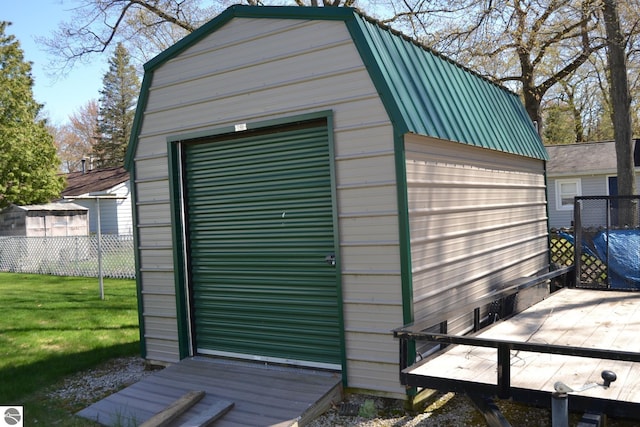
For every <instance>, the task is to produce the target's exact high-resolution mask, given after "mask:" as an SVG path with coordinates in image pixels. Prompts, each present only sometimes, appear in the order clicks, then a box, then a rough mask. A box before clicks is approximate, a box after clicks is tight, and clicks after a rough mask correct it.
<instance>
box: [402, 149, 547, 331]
mask: <svg viewBox="0 0 640 427" xmlns="http://www.w3.org/2000/svg"><path fill="white" fill-rule="evenodd" d="M405 146H406V164H407V191H408V198H409V217H410V229H411V262H412V275H413V302H414V318H415V319H420V318H421V317H425V316H426V315H428V314H431V313H433V312H435V311H438V310H446V309H450V308H453V307H455V304H456V303H457V302H459V301H462V300H472V299H473V298H474V297H477V296H479V295H482V294H484V293H485V292H487V291H488V290H489V289H490V288H492V287H493V286H496V285H498V284H499V283H500V282H504V281H507V280H509V279H513V278H516V277H520V276H529V275H532V274H535V273H537V272H538V271H540V270H541V269H543V268H544V267H545V266H546V265H547V251H548V248H547V247H548V244H547V229H546V199H545V184H544V170H543V167H544V165H543V162H542V161H540V160H534V159H527V158H519V157H516V156H513V155H509V154H504V153H499V152H495V151H490V150H485V149H480V148H476V147H470V146H464V145H461V144H455V143H452V142H447V141H437V140H434V139H430V138H426V137H418V136H409V137H407V139H406V141H405ZM470 319H471V318H470V317H467V321H465V322H462V321H458V322H457V323H455V324H454V327H453V329H454V330H455V329H458V330H461V329H464V328H465V327H466V326H467V324H468V321H470ZM465 323H466V324H465Z"/></svg>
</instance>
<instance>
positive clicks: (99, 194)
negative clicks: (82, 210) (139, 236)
mask: <svg viewBox="0 0 640 427" xmlns="http://www.w3.org/2000/svg"><path fill="white" fill-rule="evenodd" d="M62 197H63V198H64V199H67V200H72V201H73V202H75V203H76V204H78V205H81V206H84V207H86V208H88V209H89V229H90V232H91V233H96V232H97V231H98V220H99V221H100V230H101V232H102V234H118V235H130V234H132V233H133V229H132V220H131V186H130V184H129V172H127V171H126V170H125V169H124V168H123V167H112V168H105V169H97V170H89V171H80V172H72V173H70V174H68V175H67V186H66V188H65V189H64V191H63V192H62ZM98 208H99V213H100V217H99V218H98Z"/></svg>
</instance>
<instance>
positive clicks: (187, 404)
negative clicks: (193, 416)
mask: <svg viewBox="0 0 640 427" xmlns="http://www.w3.org/2000/svg"><path fill="white" fill-rule="evenodd" d="M204 394H205V393H204V391H190V392H189V393H187V394H185V395H184V396H182V397H181V398H180V399H178V400H176V401H175V402H173V403H172V404H171V405H169V406H168V407H167V408H166V409H165V410H163V411H161V412H159V413H157V414H156V415H154V416H153V417H151V418H150V419H148V420H147V421H145V422H144V423H142V424H141V425H140V427H166V426H168V425H169V424H170V423H171V422H172V421H173V420H175V419H176V418H178V417H179V416H180V415H182V414H184V413H185V412H186V411H188V410H189V408H191V407H192V406H193V405H195V404H196V403H198V402H199V401H200V400H201V399H202V398H203V397H204Z"/></svg>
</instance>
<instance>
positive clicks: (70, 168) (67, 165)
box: [52, 99, 98, 172]
mask: <svg viewBox="0 0 640 427" xmlns="http://www.w3.org/2000/svg"><path fill="white" fill-rule="evenodd" d="M97 120H98V103H97V102H96V100H95V99H93V100H90V101H89V102H87V103H86V104H85V105H83V106H82V107H80V108H79V109H78V110H77V111H76V112H75V113H73V114H71V115H70V116H69V121H68V122H67V123H65V124H64V125H62V126H59V127H57V128H56V129H55V132H52V133H53V135H54V140H55V145H56V149H57V152H58V157H60V159H61V160H62V171H63V172H75V171H79V170H81V167H82V159H88V158H90V156H91V152H92V147H93V144H94V143H95V141H96V135H97V130H96V122H97Z"/></svg>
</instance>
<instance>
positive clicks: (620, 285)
mask: <svg viewBox="0 0 640 427" xmlns="http://www.w3.org/2000/svg"><path fill="white" fill-rule="evenodd" d="M593 244H594V246H595V249H596V252H597V254H598V258H600V259H601V260H602V261H603V262H605V263H606V264H607V266H608V268H607V272H608V276H609V284H610V286H611V287H612V288H615V289H640V230H609V231H602V232H600V233H598V234H597V235H596V236H595V237H594V239H593ZM607 244H608V246H609V252H608V254H607ZM607 255H608V256H607Z"/></svg>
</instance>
